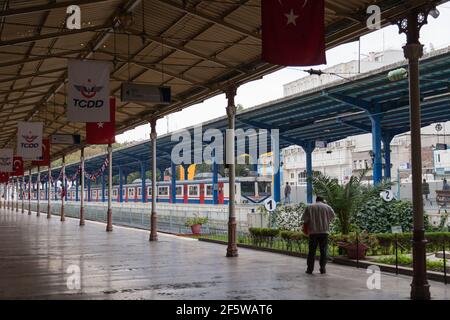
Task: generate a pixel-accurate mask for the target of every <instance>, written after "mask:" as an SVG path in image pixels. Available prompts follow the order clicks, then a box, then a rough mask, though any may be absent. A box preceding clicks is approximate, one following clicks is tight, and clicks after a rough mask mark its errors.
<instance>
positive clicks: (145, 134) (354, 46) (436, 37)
mask: <svg viewBox="0 0 450 320" xmlns="http://www.w3.org/2000/svg"><path fill="white" fill-rule="evenodd" d="M438 9H439V11H440V16H439V18H438V19H434V18H432V17H431V16H430V17H429V21H428V24H427V25H425V26H424V27H423V28H422V30H421V42H422V44H424V45H425V46H426V48H427V50H428V49H429V48H430V44H431V43H432V44H433V46H434V47H435V48H436V49H439V48H443V47H446V46H450V3H447V4H444V5H441V6H439V7H438ZM405 39H406V38H405V35H404V34H399V33H398V28H397V26H389V27H386V28H384V29H382V30H378V31H376V32H372V33H371V34H369V35H366V36H364V37H362V38H361V54H362V58H364V55H365V54H368V53H369V52H377V51H383V49H385V50H387V49H396V50H402V46H403V45H404V44H405V42H406V40H405ZM355 59H358V42H353V43H349V44H345V45H341V46H339V47H337V48H334V49H331V50H328V51H327V62H328V64H327V65H326V66H325V65H323V66H316V67H314V68H320V69H322V68H326V67H330V66H333V65H336V64H338V63H343V62H348V61H351V60H355ZM300 69H307V68H306V67H305V68H285V69H283V70H280V71H278V72H274V73H272V74H270V75H267V76H265V77H264V78H263V79H261V80H257V81H253V82H251V83H248V84H246V85H243V86H241V87H239V89H238V92H237V96H236V103H237V104H242V105H243V106H244V107H245V108H248V107H253V106H256V105H259V104H262V103H265V102H268V101H272V100H275V99H279V98H281V97H283V84H286V83H289V82H291V81H294V80H297V79H299V78H302V77H305V76H307V74H305V73H304V72H302V71H300ZM226 105H227V102H226V99H225V95H224V94H222V95H219V96H216V97H214V98H211V99H208V100H206V101H205V102H204V103H201V104H197V105H194V106H192V107H189V108H187V109H184V110H183V111H181V112H178V113H175V114H172V115H170V116H169V120H168V121H167V119H165V118H164V119H160V120H158V123H157V131H158V134H160V135H161V134H165V133H167V132H168V130H169V131H175V130H178V129H181V128H184V127H188V126H191V125H194V124H198V123H200V122H204V121H207V120H210V119H214V118H217V117H221V116H224V115H225V107H226ZM167 122H168V123H169V128H167ZM149 135H150V129H149V125H145V126H140V127H138V128H136V129H133V130H129V131H127V132H125V133H124V134H121V135H119V136H117V141H118V142H124V141H135V140H143V139H148V138H149Z"/></svg>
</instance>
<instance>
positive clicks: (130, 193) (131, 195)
mask: <svg viewBox="0 0 450 320" xmlns="http://www.w3.org/2000/svg"><path fill="white" fill-rule="evenodd" d="M128 196H130V197H134V188H128Z"/></svg>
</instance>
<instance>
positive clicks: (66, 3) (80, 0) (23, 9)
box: [0, 0, 111, 17]
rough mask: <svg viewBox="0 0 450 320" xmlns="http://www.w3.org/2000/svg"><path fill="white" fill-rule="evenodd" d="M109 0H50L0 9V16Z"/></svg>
mask: <svg viewBox="0 0 450 320" xmlns="http://www.w3.org/2000/svg"><path fill="white" fill-rule="evenodd" d="M107 1H111V0H75V1H63V2H51V3H48V4H43V5H37V6H26V7H21V8H17V9H7V10H2V11H0V17H12V16H17V15H21V14H31V13H38V12H42V11H49V10H53V9H59V8H67V7H68V6H71V5H77V6H80V5H83V4H91V3H100V2H107Z"/></svg>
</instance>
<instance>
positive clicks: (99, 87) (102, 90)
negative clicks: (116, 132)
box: [67, 60, 111, 122]
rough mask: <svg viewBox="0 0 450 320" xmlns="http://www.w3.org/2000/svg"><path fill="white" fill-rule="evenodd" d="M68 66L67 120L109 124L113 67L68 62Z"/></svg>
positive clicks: (103, 64) (106, 63)
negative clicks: (110, 81) (110, 77)
mask: <svg viewBox="0 0 450 320" xmlns="http://www.w3.org/2000/svg"><path fill="white" fill-rule="evenodd" d="M67 65H68V78H69V83H68V95H67V120H69V121H73V122H108V121H109V120H110V119H109V104H108V103H109V94H110V90H109V75H110V69H111V64H110V63H109V62H105V61H82V60H69V61H68V63H67Z"/></svg>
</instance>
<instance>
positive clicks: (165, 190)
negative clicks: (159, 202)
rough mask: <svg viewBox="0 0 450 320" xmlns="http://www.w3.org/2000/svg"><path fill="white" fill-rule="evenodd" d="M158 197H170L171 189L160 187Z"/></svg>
mask: <svg viewBox="0 0 450 320" xmlns="http://www.w3.org/2000/svg"><path fill="white" fill-rule="evenodd" d="M158 195H159V196H168V195H169V187H158Z"/></svg>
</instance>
